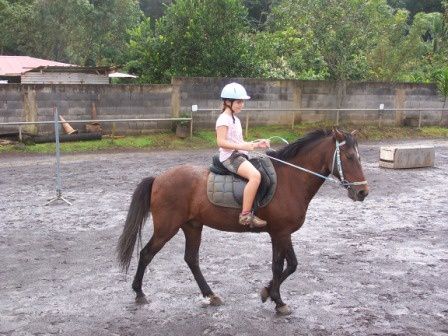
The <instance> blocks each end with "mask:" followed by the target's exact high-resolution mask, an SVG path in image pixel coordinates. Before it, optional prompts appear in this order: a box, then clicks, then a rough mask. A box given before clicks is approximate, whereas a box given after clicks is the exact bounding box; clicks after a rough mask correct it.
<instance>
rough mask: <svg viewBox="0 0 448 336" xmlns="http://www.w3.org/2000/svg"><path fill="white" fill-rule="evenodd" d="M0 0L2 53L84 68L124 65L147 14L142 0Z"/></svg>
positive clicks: (0, 41) (0, 44)
mask: <svg viewBox="0 0 448 336" xmlns="http://www.w3.org/2000/svg"><path fill="white" fill-rule="evenodd" d="M0 1H1V2H0V23H1V24H2V34H1V36H0V50H1V51H2V52H6V53H8V54H15V55H17V54H19V55H21V54H25V55H30V56H34V57H41V58H46V59H52V60H57V61H62V62H69V63H74V64H79V65H108V64H114V63H119V62H120V61H121V55H122V52H123V50H125V48H126V42H127V40H128V32H127V30H128V29H130V28H132V27H134V26H136V25H137V24H138V23H139V21H140V19H141V14H142V13H141V12H140V10H139V7H138V1H137V0H90V1H89V0H72V1H63V0H39V1H25V0H19V1H6V0H0ZM24 22H26V24H24Z"/></svg>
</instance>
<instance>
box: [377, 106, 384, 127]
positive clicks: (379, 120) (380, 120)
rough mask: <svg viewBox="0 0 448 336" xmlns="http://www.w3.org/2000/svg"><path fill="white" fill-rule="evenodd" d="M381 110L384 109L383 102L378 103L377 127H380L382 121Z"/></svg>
mask: <svg viewBox="0 0 448 336" xmlns="http://www.w3.org/2000/svg"><path fill="white" fill-rule="evenodd" d="M383 111H384V104H380V106H379V108H378V128H381V122H382V121H383Z"/></svg>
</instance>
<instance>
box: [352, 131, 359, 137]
mask: <svg viewBox="0 0 448 336" xmlns="http://www.w3.org/2000/svg"><path fill="white" fill-rule="evenodd" d="M358 133H359V131H358V130H353V131H352V132H351V134H352V136H356V135H357V134H358Z"/></svg>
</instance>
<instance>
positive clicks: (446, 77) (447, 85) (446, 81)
mask: <svg viewBox="0 0 448 336" xmlns="http://www.w3.org/2000/svg"><path fill="white" fill-rule="evenodd" d="M435 77H436V85H437V90H438V91H439V93H440V94H441V95H442V96H443V97H444V103H443V107H445V105H446V101H447V99H448V67H446V68H445V69H443V70H441V71H440V72H439V73H437V74H436V76H435Z"/></svg>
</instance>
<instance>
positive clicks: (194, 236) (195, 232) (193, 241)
mask: <svg viewBox="0 0 448 336" xmlns="http://www.w3.org/2000/svg"><path fill="white" fill-rule="evenodd" d="M182 230H183V231H184V234H185V257H184V259H185V262H186V263H187V265H188V267H190V270H191V272H192V273H193V276H194V278H195V280H196V282H197V284H198V286H199V289H200V290H201V293H202V295H203V296H204V297H207V298H209V299H210V305H212V306H219V305H221V304H222V300H221V299H220V298H219V296H217V295H215V294H214V293H213V291H212V290H211V289H210V287H209V285H208V284H207V281H206V280H205V278H204V276H203V275H202V272H201V269H200V267H199V246H200V245H201V234H202V226H194V224H192V223H187V224H185V225H184V226H182Z"/></svg>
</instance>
